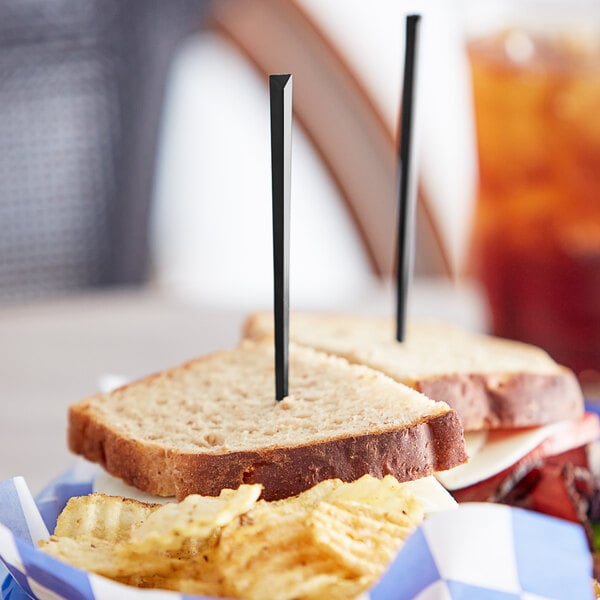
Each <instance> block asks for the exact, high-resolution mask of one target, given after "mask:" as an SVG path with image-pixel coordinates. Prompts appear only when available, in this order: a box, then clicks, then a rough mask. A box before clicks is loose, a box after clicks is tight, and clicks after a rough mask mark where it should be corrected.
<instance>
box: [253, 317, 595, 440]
mask: <svg viewBox="0 0 600 600" xmlns="http://www.w3.org/2000/svg"><path fill="white" fill-rule="evenodd" d="M244 334H245V336H246V337H248V338H253V339H270V338H271V337H272V335H273V317H272V315H271V314H269V313H258V314H255V315H252V316H250V317H249V318H248V319H247V321H246V324H245V327H244ZM290 339H292V340H293V341H294V342H296V343H298V344H302V345H305V346H308V347H312V348H316V349H318V350H321V351H323V352H327V353H330V354H333V355H337V356H342V357H344V358H346V359H347V360H348V361H349V362H351V363H357V364H364V365H367V366H369V367H371V368H373V369H377V370H378V371H381V372H382V373H385V374H386V375H388V376H390V377H392V378H393V379H395V380H396V381H399V382H401V383H404V384H406V385H409V386H411V387H413V388H414V389H416V390H419V391H421V392H423V393H424V394H425V395H427V396H428V397H429V398H432V399H433V400H440V401H444V402H447V403H448V404H449V405H450V406H451V407H452V408H454V409H455V410H456V411H457V412H458V414H459V416H460V418H461V421H462V423H463V427H464V429H465V431H476V430H480V429H500V428H515V427H530V426H535V425H542V424H546V423H552V422H555V421H559V420H563V419H571V418H577V417H580V416H581V415H582V414H583V410H584V404H583V395H582V392H581V388H580V386H579V383H578V382H577V379H576V377H575V376H574V374H573V373H572V372H571V371H570V370H569V369H566V368H565V367H561V366H560V365H558V364H557V363H556V362H554V361H553V360H552V358H550V356H549V355H548V354H547V353H546V352H544V351H543V350H541V349H540V348H536V347H535V346H531V345H528V344H522V343H519V342H513V341H509V340H504V339H500V338H496V337H492V336H486V335H479V334H474V333H470V332H467V331H464V330H461V329H459V328H457V327H454V326H452V325H449V324H444V323H440V322H436V321H414V322H411V323H409V325H408V331H407V336H406V340H405V342H403V343H402V344H400V343H398V342H396V339H395V331H394V321H393V320H392V319H386V318H378V317H369V316H358V315H340V314H308V313H307V314H302V313H299V314H292V315H291V320H290Z"/></svg>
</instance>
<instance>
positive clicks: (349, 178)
mask: <svg viewBox="0 0 600 600" xmlns="http://www.w3.org/2000/svg"><path fill="white" fill-rule="evenodd" d="M565 5H568V6H569V7H570V8H569V9H568V11H567V13H565ZM549 6H550V8H551V10H549ZM410 12H420V13H421V14H422V15H423V20H422V27H421V38H420V47H419V71H418V90H417V125H416V138H417V158H418V162H419V173H420V178H419V188H418V208H417V223H416V251H415V283H414V286H415V290H421V293H422V294H424V296H422V297H424V298H426V302H424V303H420V302H417V303H415V302H413V305H412V306H413V309H412V312H413V314H423V313H427V314H431V316H439V315H442V316H446V313H448V312H449V311H455V313H454V314H456V313H457V312H458V313H459V316H458V317H456V320H461V319H462V321H464V322H465V323H467V324H468V325H469V326H472V327H474V328H478V329H482V330H488V331H493V332H495V333H497V334H499V335H503V336H506V337H511V338H515V339H523V340H525V341H529V342H533V343H536V344H539V345H542V346H543V347H545V348H546V349H547V350H548V351H550V352H551V353H552V354H553V356H554V357H555V358H557V359H558V360H560V361H561V362H564V363H566V364H568V365H570V366H572V367H573V368H575V369H576V370H577V372H578V373H579V374H580V375H581V377H582V379H583V380H585V381H592V380H593V379H594V378H595V377H597V371H598V370H600V110H598V109H600V70H599V67H600V60H599V56H600V42H599V39H600V38H599V36H598V16H599V15H598V12H599V11H598V8H597V7H596V6H595V4H594V3H592V2H585V1H583V0H577V1H576V2H571V3H566V2H560V1H559V0H546V1H545V2H542V1H539V0H528V1H527V2H524V3H523V2H510V1H505V2H494V1H491V0H485V1H480V2H471V3H470V2H460V3H448V2H444V1H443V0H430V1H429V2H427V3H426V6H425V5H424V3H422V2H408V1H406V2H404V1H398V0H378V1H377V2H376V3H365V2H364V1H360V0H328V1H327V2H318V1H317V0H293V1H292V0H285V1H284V0H218V1H216V2H209V1H208V0H170V1H169V2H164V1H160V0H114V1H113V0H0V48H1V51H0V150H1V151H0V225H1V226H2V235H0V307H1V308H0V314H1V313H2V311H3V310H4V311H10V310H11V309H13V308H14V307H15V306H23V305H34V306H40V305H43V303H45V302H50V301H55V300H56V299H60V298H64V297H67V298H73V297H77V296H78V295H80V294H82V293H84V294H89V293H94V292H101V291H105V290H107V289H127V290H129V289H132V288H135V289H138V290H142V291H148V292H151V293H154V294H156V293H159V294H161V295H164V296H166V297H170V298H177V299H178V300H179V301H183V302H185V303H186V304H187V305H191V306H195V307H201V308H210V307H217V308H224V307H226V308H231V309H236V310H242V311H246V310H253V309H263V308H269V307H270V306H271V302H272V261H271V251H272V250H271V248H272V246H271V197H270V154H269V113H268V110H269V106H268V91H267V90H268V86H267V77H268V74H269V73H275V72H291V73H293V75H294V118H295V121H294V134H293V167H292V228H291V304H292V308H297V309H302V308H309V309H329V310H331V309H361V308H363V307H364V306H366V305H367V304H368V305H369V306H371V305H373V298H378V299H379V300H378V304H377V306H378V307H379V310H380V311H383V312H386V311H387V312H390V313H391V312H392V305H391V301H390V298H391V297H392V294H391V289H392V280H393V273H394V254H395V218H396V186H397V182H396V176H397V174H396V150H395V148H396V144H397V142H396V140H397V136H398V114H399V101H400V93H401V78H402V61H403V31H404V16H405V15H406V14H408V13H410ZM565 14H567V16H568V18H566V17H565ZM420 297H421V296H419V298H420ZM369 303H371V304H369ZM388 309H389V310H388Z"/></svg>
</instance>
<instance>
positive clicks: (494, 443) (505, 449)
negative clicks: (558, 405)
mask: <svg viewBox="0 0 600 600" xmlns="http://www.w3.org/2000/svg"><path fill="white" fill-rule="evenodd" d="M476 434H477V437H478V438H479V437H480V435H481V432H476ZM599 434H600V426H599V424H598V417H597V416H596V415H594V414H591V413H587V414H586V415H584V416H583V417H582V418H581V419H578V420H571V421H560V422H558V423H552V424H551V425H545V426H543V427H534V428H530V429H522V430H517V431H491V432H489V433H488V434H487V439H486V442H485V444H484V445H483V446H481V447H480V448H479V449H478V450H475V446H476V445H478V444H479V443H480V439H477V440H476V444H475V445H473V440H470V439H469V438H471V436H472V434H470V433H466V434H465V441H466V445H467V453H468V454H469V457H470V458H469V462H468V463H466V464H464V465H459V466H458V467H454V468H453V469H450V470H448V471H442V472H440V473H437V474H436V477H437V479H438V481H439V482H440V483H441V484H442V485H443V486H444V487H445V488H446V489H448V490H459V489H462V488H465V487H468V486H470V485H474V484H476V483H479V482H481V481H485V480H486V479H489V478H490V477H492V476H494V475H496V474H497V473H500V471H504V470H505V469H508V468H509V467H512V466H513V465H514V464H516V463H517V462H518V461H519V460H521V459H522V458H523V457H525V456H526V455H527V454H529V453H531V452H533V451H534V450H536V449H538V448H539V450H540V452H539V456H540V457H541V456H552V455H554V454H560V453H561V452H566V451H567V450H570V449H571V448H577V447H579V446H583V445H584V444H588V443H589V442H591V441H593V440H595V439H597V438H598V436H599Z"/></svg>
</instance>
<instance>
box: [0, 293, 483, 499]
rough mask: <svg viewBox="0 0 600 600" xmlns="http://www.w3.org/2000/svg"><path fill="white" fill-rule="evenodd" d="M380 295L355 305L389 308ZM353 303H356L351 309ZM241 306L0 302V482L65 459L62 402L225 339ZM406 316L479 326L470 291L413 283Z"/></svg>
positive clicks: (31, 477)
mask: <svg viewBox="0 0 600 600" xmlns="http://www.w3.org/2000/svg"><path fill="white" fill-rule="evenodd" d="M389 297H390V296H389V294H388V293H387V292H384V293H376V294H374V295H373V297H372V298H369V299H366V300H365V299H361V307H360V309H361V312H367V313H374V314H386V313H388V314H389V313H391V312H392V310H389V309H390V306H392V307H393V304H390V303H389ZM354 308H356V307H354ZM246 314H247V310H245V309H242V308H240V309H239V310H233V309H219V308H215V307H199V306H194V305H192V304H190V303H186V302H184V301H182V300H181V299H176V298H173V297H169V296H165V295H164V294H161V293H158V292H156V291H150V290H141V291H131V290H130V291H112V292H101V293H94V294H85V295H81V296H76V297H70V298H67V299H62V300H54V301H48V302H44V303H37V304H31V305H28V306H22V307H11V308H3V309H1V310H0V399H1V406H2V413H1V414H2V434H1V435H0V480H3V479H6V478H9V477H13V476H16V475H22V476H24V477H25V479H26V481H27V483H28V484H29V487H30V489H31V490H32V492H33V493H37V492H38V491H40V490H41V488H42V487H43V486H44V485H45V484H46V483H48V482H49V481H50V480H51V479H53V478H54V477H55V476H56V475H58V474H59V473H61V472H62V471H64V470H65V469H66V468H68V466H69V465H70V464H72V462H73V460H74V457H73V455H72V454H70V453H69V451H68V449H67V447H66V415H67V409H68V406H69V405H70V404H72V403H74V402H76V401H77V400H79V399H81V398H83V397H84V396H86V395H89V394H92V393H95V392H96V391H97V390H98V382H99V379H100V377H101V376H102V375H105V374H117V375H124V376H127V377H130V378H136V377H139V376H142V375H145V374H148V373H151V372H154V371H157V370H161V369H163V368H166V367H168V366H172V365H175V364H178V363H180V362H183V361H185V360H187V359H189V358H191V357H194V356H199V355H202V354H205V353H207V352H210V351H213V350H218V349H224V348H228V347H232V346H234V345H235V344H236V343H237V341H238V340H239V337H240V331H241V326H242V323H243V321H244V318H245V316H246ZM410 314H411V315H413V316H434V317H439V318H445V319H449V320H452V321H454V322H457V323H459V324H461V325H465V326H467V327H470V328H472V329H480V328H481V325H482V318H483V312H482V309H481V304H480V302H479V300H478V295H477V293H476V291H473V290H471V289H465V288H460V289H458V288H456V287H454V286H451V285H450V284H448V283H440V282H421V283H419V284H416V285H415V286H414V288H413V289H412V290H411V302H410Z"/></svg>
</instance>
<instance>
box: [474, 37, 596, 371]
mask: <svg viewBox="0 0 600 600" xmlns="http://www.w3.org/2000/svg"><path fill="white" fill-rule="evenodd" d="M468 54H469V59H470V63H471V68H472V82H473V91H474V104H475V117H476V128H477V142H478V154H479V191H478V202H477V208H476V216H475V227H474V246H473V256H474V260H475V268H476V270H477V272H478V274H479V277H480V279H481V281H482V282H483V283H484V287H485V289H486V291H487V294H488V298H489V303H490V308H491V315H492V327H493V330H494V333H496V334H497V335H501V336H504V337H508V338H513V339H520V340H523V341H527V342H531V343H534V344H536V345H539V346H542V347H544V348H545V349H546V350H548V351H549V352H550V354H551V355H552V356H553V357H554V358H555V359H556V360H558V361H559V362H562V363H563V364H567V365H568V366H570V367H572V368H573V369H575V370H576V371H577V372H578V373H580V374H582V373H583V376H584V377H585V376H586V374H587V375H589V374H590V372H591V371H596V372H600V46H598V45H597V44H596V45H595V44H594V42H590V41H589V40H587V41H583V40H582V39H578V38H576V37H575V38H567V37H562V38H552V39H550V38H546V37H544V36H542V35H538V36H535V35H532V34H529V33H525V32H523V31H518V30H507V31H504V32H502V33H500V34H497V35H494V36H490V37H485V38H481V39H476V40H473V41H471V42H470V43H469V46H468Z"/></svg>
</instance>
